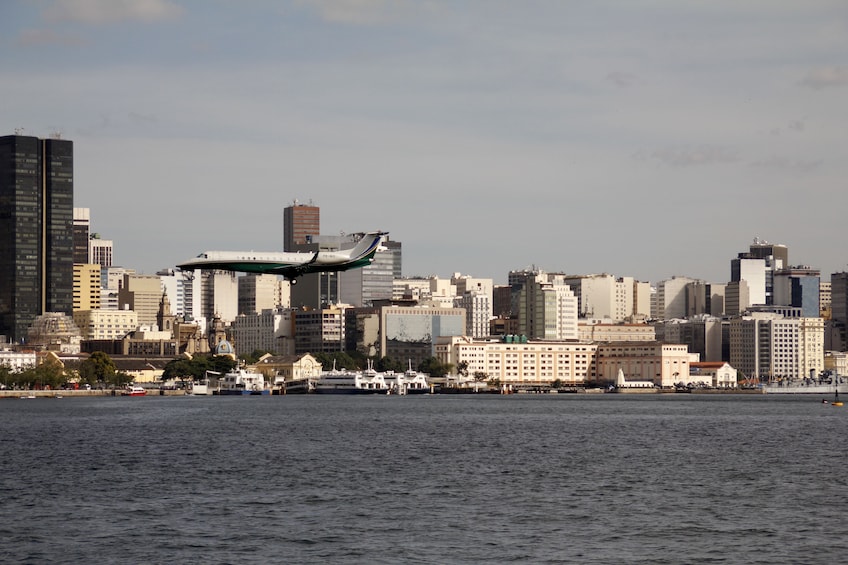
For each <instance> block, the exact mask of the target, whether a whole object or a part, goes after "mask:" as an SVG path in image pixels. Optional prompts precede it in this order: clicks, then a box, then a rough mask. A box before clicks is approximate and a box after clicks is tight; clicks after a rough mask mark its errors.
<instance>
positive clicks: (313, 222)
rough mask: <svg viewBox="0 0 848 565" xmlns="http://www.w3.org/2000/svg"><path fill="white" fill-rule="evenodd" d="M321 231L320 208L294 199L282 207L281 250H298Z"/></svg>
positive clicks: (310, 241)
mask: <svg viewBox="0 0 848 565" xmlns="http://www.w3.org/2000/svg"><path fill="white" fill-rule="evenodd" d="M320 233H321V209H320V208H318V206H313V205H312V203H311V202H310V203H309V204H308V205H307V204H301V203H299V202H298V201H297V200H295V201H294V202H293V203H292V205H291V206H288V207H286V208H284V209H283V251H298V248H297V246H298V245H306V244H308V243H312V238H313V237H315V236H317V235H319V234H320Z"/></svg>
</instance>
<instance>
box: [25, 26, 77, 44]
mask: <svg viewBox="0 0 848 565" xmlns="http://www.w3.org/2000/svg"><path fill="white" fill-rule="evenodd" d="M17 43H18V45H20V46H21V47H36V46H39V45H61V46H64V47H78V46H80V45H85V44H86V43H87V41H86V40H85V39H83V38H81V37H78V36H74V35H68V34H64V33H57V32H56V31H54V30H50V29H24V30H21V32H20V33H19V34H18V38H17Z"/></svg>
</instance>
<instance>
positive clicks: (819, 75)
mask: <svg viewBox="0 0 848 565" xmlns="http://www.w3.org/2000/svg"><path fill="white" fill-rule="evenodd" d="M798 84H800V85H801V86H806V87H808V88H812V89H813V90H822V89H824V88H838V87H841V86H848V68H845V67H826V68H821V69H816V70H813V71H810V72H808V73H807V75H806V76H805V77H804V78H802V79H801V80H800V81H798Z"/></svg>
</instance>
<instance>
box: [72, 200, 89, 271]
mask: <svg viewBox="0 0 848 565" xmlns="http://www.w3.org/2000/svg"><path fill="white" fill-rule="evenodd" d="M90 232H91V210H90V209H89V208H74V263H76V264H85V263H88V262H89V261H88V236H89V233H90Z"/></svg>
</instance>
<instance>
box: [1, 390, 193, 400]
mask: <svg viewBox="0 0 848 565" xmlns="http://www.w3.org/2000/svg"><path fill="white" fill-rule="evenodd" d="M185 395H186V391H184V390H159V389H150V390H148V391H147V394H146V395H145V396H139V397H136V398H147V397H148V396H185ZM33 396H34V397H35V398H85V397H91V396H121V391H120V390H0V400H3V399H6V398H29V397H33Z"/></svg>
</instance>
